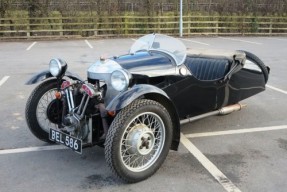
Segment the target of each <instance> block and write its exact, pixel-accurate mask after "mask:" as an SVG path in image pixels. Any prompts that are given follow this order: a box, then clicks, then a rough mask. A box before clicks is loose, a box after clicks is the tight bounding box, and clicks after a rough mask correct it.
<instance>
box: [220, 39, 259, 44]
mask: <svg viewBox="0 0 287 192" xmlns="http://www.w3.org/2000/svg"><path fill="white" fill-rule="evenodd" d="M218 38H220V39H226V40H231V41H240V42H244V43H251V44H255V45H262V43H258V42H254V41H246V40H242V39H234V38H229V37H218Z"/></svg>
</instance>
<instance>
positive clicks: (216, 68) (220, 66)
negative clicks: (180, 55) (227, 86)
mask: <svg viewBox="0 0 287 192" xmlns="http://www.w3.org/2000/svg"><path fill="white" fill-rule="evenodd" d="M185 65H186V66H187V68H188V69H189V70H190V72H191V73H192V74H193V75H194V76H195V77H196V78H197V79H199V80H216V79H220V78H223V77H224V76H225V75H226V74H227V72H228V71H229V68H230V67H229V65H230V62H229V61H228V59H223V58H220V59H218V58H203V57H190V56H187V57H186V60H185Z"/></svg>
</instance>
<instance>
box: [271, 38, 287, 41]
mask: <svg viewBox="0 0 287 192" xmlns="http://www.w3.org/2000/svg"><path fill="white" fill-rule="evenodd" d="M268 39H275V40H278V41H287V38H286V39H282V38H277V37H276V38H275V37H269V38H268Z"/></svg>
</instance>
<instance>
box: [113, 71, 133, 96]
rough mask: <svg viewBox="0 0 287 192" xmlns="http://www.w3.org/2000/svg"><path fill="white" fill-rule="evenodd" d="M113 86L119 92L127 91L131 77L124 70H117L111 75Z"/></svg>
mask: <svg viewBox="0 0 287 192" xmlns="http://www.w3.org/2000/svg"><path fill="white" fill-rule="evenodd" d="M111 84H112V86H113V88H114V89H115V90H117V91H122V90H124V89H126V88H127V87H128V85H129V76H128V74H127V73H126V72H125V71H123V70H116V71H114V72H113V73H112V75H111Z"/></svg>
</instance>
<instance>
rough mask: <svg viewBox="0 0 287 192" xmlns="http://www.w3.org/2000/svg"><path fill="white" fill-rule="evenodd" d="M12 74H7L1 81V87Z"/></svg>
mask: <svg viewBox="0 0 287 192" xmlns="http://www.w3.org/2000/svg"><path fill="white" fill-rule="evenodd" d="M9 77H10V76H5V77H3V78H2V79H1V81H0V87H1V86H2V85H3V84H4V83H5V82H6V81H7V80H8V79H9Z"/></svg>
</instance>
